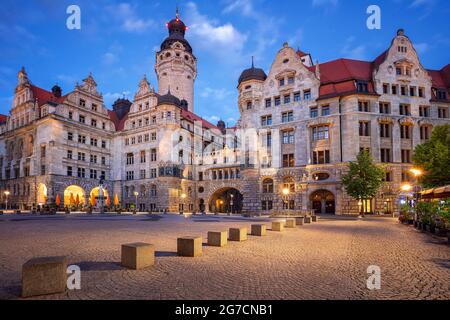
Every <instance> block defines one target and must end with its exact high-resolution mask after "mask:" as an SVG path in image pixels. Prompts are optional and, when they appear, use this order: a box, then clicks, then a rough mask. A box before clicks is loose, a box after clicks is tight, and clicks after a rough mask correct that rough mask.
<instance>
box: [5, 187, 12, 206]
mask: <svg viewBox="0 0 450 320" xmlns="http://www.w3.org/2000/svg"><path fill="white" fill-rule="evenodd" d="M4 194H5V210H8V196H9V195H10V194H11V192H9V191H5V192H4Z"/></svg>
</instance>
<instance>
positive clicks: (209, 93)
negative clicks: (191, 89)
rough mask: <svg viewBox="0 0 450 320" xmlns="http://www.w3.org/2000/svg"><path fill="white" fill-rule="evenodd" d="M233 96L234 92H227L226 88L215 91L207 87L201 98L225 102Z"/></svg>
mask: <svg viewBox="0 0 450 320" xmlns="http://www.w3.org/2000/svg"><path fill="white" fill-rule="evenodd" d="M232 94H233V92H232V91H230V90H227V89H225V88H221V89H213V88H210V87H206V88H204V89H202V91H201V92H200V97H202V98H213V99H215V100H224V99H226V98H228V97H229V96H230V95H232Z"/></svg>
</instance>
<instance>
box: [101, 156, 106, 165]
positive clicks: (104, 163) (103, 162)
mask: <svg viewBox="0 0 450 320" xmlns="http://www.w3.org/2000/svg"><path fill="white" fill-rule="evenodd" d="M102 165H103V166H106V157H102Z"/></svg>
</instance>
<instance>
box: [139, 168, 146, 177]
mask: <svg viewBox="0 0 450 320" xmlns="http://www.w3.org/2000/svg"><path fill="white" fill-rule="evenodd" d="M139 177H140V178H141V179H145V169H142V170H141V171H139Z"/></svg>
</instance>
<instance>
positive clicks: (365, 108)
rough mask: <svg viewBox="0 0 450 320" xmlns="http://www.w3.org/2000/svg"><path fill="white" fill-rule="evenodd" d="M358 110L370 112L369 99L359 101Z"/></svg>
mask: <svg viewBox="0 0 450 320" xmlns="http://www.w3.org/2000/svg"><path fill="white" fill-rule="evenodd" d="M358 111H359V112H370V110H369V102H368V101H358Z"/></svg>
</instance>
